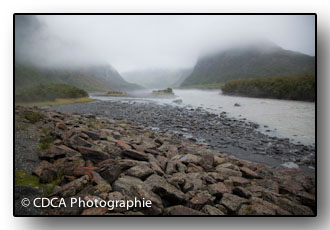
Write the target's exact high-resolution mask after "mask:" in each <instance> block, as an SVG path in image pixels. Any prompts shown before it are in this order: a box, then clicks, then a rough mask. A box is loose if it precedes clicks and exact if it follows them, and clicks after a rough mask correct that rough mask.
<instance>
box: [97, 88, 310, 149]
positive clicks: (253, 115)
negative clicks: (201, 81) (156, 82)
mask: <svg viewBox="0 0 330 230" xmlns="http://www.w3.org/2000/svg"><path fill="white" fill-rule="evenodd" d="M150 92H151V91H148V92H146V91H145V92H142V93H139V94H138V95H139V96H140V97H137V98H133V99H132V98H119V97H118V98H116V97H96V96H94V98H97V99H99V100H115V101H118V100H120V101H127V100H130V101H131V100H134V101H136V102H141V103H150V102H152V103H158V104H171V105H174V106H180V107H193V108H198V107H201V108H203V109H205V110H207V111H209V112H212V113H215V114H220V113H222V112H227V115H228V116H231V117H235V118H237V119H244V118H245V119H247V120H249V121H252V122H255V123H258V124H259V125H260V128H259V129H260V131H261V132H263V133H266V134H267V135H270V136H277V137H281V138H290V140H291V141H292V142H294V143H302V144H305V145H312V146H314V145H315V103H311V102H300V101H290V100H277V99H263V98H248V97H237V96H227V95H223V94H222V93H221V92H220V91H219V90H174V93H175V95H176V96H177V97H176V98H150V97H147V95H148V93H150ZM178 99H181V100H182V103H179V104H178V103H175V102H173V101H174V100H178ZM235 104H238V105H239V106H237V105H236V106H235Z"/></svg>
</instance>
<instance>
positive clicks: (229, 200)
mask: <svg viewBox="0 0 330 230" xmlns="http://www.w3.org/2000/svg"><path fill="white" fill-rule="evenodd" d="M246 203H248V200H246V199H243V198H241V197H239V196H236V195H233V194H230V193H224V194H223V195H222V198H221V200H220V204H221V205H223V206H225V207H226V208H227V209H228V211H229V212H230V213H236V212H237V211H238V209H239V208H240V206H241V205H242V204H246Z"/></svg>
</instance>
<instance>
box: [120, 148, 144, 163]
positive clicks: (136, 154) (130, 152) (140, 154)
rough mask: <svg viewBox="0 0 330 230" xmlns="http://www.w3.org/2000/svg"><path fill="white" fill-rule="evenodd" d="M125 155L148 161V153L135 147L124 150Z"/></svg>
mask: <svg viewBox="0 0 330 230" xmlns="http://www.w3.org/2000/svg"><path fill="white" fill-rule="evenodd" d="M122 155H123V156H126V157H129V158H132V159H134V160H139V161H148V155H147V154H146V153H144V152H139V151H136V150H133V149H126V150H124V151H123V152H122Z"/></svg>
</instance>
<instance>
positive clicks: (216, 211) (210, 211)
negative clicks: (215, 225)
mask: <svg viewBox="0 0 330 230" xmlns="http://www.w3.org/2000/svg"><path fill="white" fill-rule="evenodd" d="M201 211H202V212H204V213H206V214H207V215H211V216H222V215H225V214H224V213H223V212H222V211H221V210H220V209H217V208H216V207H213V206H211V205H208V204H207V205H205V206H204V207H203V208H202V210H201Z"/></svg>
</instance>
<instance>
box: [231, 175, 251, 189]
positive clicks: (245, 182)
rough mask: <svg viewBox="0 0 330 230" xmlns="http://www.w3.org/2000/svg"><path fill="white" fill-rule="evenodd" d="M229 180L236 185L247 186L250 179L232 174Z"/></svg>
mask: <svg viewBox="0 0 330 230" xmlns="http://www.w3.org/2000/svg"><path fill="white" fill-rule="evenodd" d="M229 180H230V181H232V182H233V185H234V186H243V187H244V186H247V185H248V184H249V183H250V181H249V180H248V179H245V178H243V177H236V176H230V177H229Z"/></svg>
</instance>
